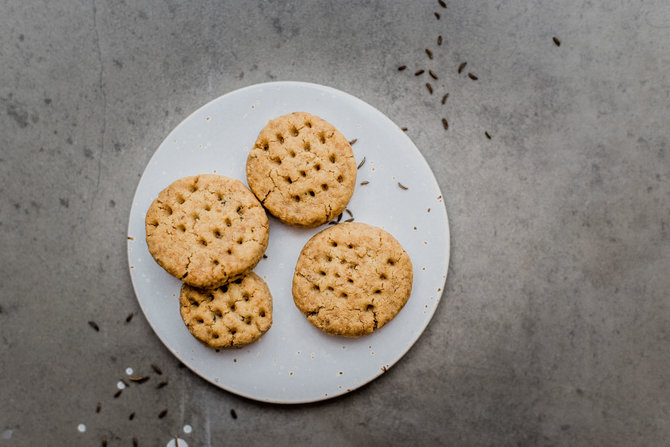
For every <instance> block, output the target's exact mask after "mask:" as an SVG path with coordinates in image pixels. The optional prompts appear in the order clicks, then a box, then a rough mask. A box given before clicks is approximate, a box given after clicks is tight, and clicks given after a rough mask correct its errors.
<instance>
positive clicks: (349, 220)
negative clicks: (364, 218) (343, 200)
mask: <svg viewBox="0 0 670 447" xmlns="http://www.w3.org/2000/svg"><path fill="white" fill-rule="evenodd" d="M353 221H354V218H353V217H350V218H349V219H347V220H345V222H353Z"/></svg>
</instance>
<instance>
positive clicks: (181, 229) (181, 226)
mask: <svg viewBox="0 0 670 447" xmlns="http://www.w3.org/2000/svg"><path fill="white" fill-rule="evenodd" d="M177 230H179V231H181V232H182V233H184V232H185V231H186V227H185V226H184V225H177Z"/></svg>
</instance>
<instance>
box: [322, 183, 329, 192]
mask: <svg viewBox="0 0 670 447" xmlns="http://www.w3.org/2000/svg"><path fill="white" fill-rule="evenodd" d="M321 189H323V190H324V191H328V184H327V183H324V184H323V185H321Z"/></svg>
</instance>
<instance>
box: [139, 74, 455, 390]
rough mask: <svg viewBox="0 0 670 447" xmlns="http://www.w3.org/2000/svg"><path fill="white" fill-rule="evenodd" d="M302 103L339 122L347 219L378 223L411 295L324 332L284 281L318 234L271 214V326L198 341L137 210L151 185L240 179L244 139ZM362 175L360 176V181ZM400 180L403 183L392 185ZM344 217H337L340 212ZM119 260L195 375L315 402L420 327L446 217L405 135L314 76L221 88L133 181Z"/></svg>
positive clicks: (436, 296)
mask: <svg viewBox="0 0 670 447" xmlns="http://www.w3.org/2000/svg"><path fill="white" fill-rule="evenodd" d="M295 111H305V112H309V113H312V114H314V115H318V116H320V117H322V118H324V119H325V120H327V121H329V122H330V123H332V124H333V125H334V126H335V127H337V128H338V129H339V130H340V131H341V132H342V133H343V134H344V136H345V137H346V138H348V139H350V140H352V139H354V138H357V139H358V141H357V142H356V143H355V144H354V145H353V150H354V154H355V157H356V159H357V160H358V161H359V162H360V161H361V160H363V158H365V159H366V162H365V164H364V165H363V166H362V167H361V168H360V169H359V170H358V178H357V185H356V190H355V192H354V195H353V198H352V199H351V202H349V205H348V209H349V210H350V211H351V212H352V213H353V215H354V218H355V220H356V221H359V222H365V223H369V224H372V225H376V226H379V227H381V228H384V229H385V230H386V231H388V232H390V233H391V234H392V235H393V236H395V238H396V239H397V240H398V241H399V242H400V243H401V244H402V246H403V247H404V248H405V250H406V251H407V252H408V253H409V255H410V257H411V259H412V263H413V265H414V284H413V290H412V295H411V297H410V299H409V301H408V302H407V304H406V305H405V307H404V308H403V309H402V310H401V311H400V313H399V314H398V315H397V316H396V317H395V319H393V320H392V321H391V322H390V323H388V324H387V325H385V326H384V327H383V328H381V329H379V330H378V331H376V332H375V333H373V334H372V335H369V336H366V337H362V338H358V339H349V338H344V337H336V336H331V335H327V334H324V333H322V332H321V331H319V330H318V329H316V328H315V327H313V326H312V325H311V324H310V323H309V322H308V321H307V319H306V318H305V317H304V316H303V315H302V314H301V313H300V311H299V310H298V309H297V308H296V307H295V305H294V304H293V298H292V295H291V282H292V278H293V269H294V267H295V263H296V261H297V259H298V255H299V253H300V250H301V249H302V247H303V246H304V244H305V243H306V242H307V240H308V239H309V238H310V237H312V236H313V235H314V234H316V233H317V232H318V231H321V230H323V229H324V228H325V227H326V226H322V227H319V228H316V229H312V230H305V229H297V228H291V227H288V226H286V225H283V224H281V223H280V222H279V221H277V220H276V219H274V218H272V217H270V243H269V246H268V249H267V251H266V255H267V256H268V258H267V259H263V260H262V261H261V262H260V264H259V265H258V266H257V267H256V269H255V272H256V273H257V274H259V275H260V276H261V277H263V279H265V281H266V282H267V283H268V285H269V287H270V290H271V292H272V296H273V303H274V310H273V325H272V328H270V330H269V331H268V332H267V333H266V334H265V335H264V336H263V337H262V338H261V339H260V341H258V342H256V343H252V344H251V345H249V346H247V347H245V348H242V349H237V350H221V351H220V352H216V351H215V350H214V349H210V348H207V347H205V346H203V345H202V344H200V343H199V342H198V341H197V340H196V339H195V338H194V337H193V336H191V334H190V333H189V332H188V330H187V329H186V327H185V326H184V323H183V321H182V319H181V316H180V314H179V304H178V296H179V291H180V287H181V283H180V281H178V280H177V279H175V278H173V277H172V276H170V275H169V274H168V273H167V272H165V271H164V270H163V269H162V268H161V267H159V266H158V264H156V262H154V260H153V258H152V257H151V255H150V254H149V252H148V249H147V244H146V241H145V229H144V218H145V214H146V211H147V209H148V208H149V205H151V202H152V201H153V199H154V198H155V197H156V196H157V195H158V193H159V192H160V191H161V190H162V189H163V188H165V187H166V186H168V185H169V184H170V183H172V182H173V181H174V180H176V179H178V178H181V177H185V176H189V175H195V174H199V173H216V174H221V175H225V176H228V177H234V178H237V179H240V180H242V181H243V182H244V183H246V175H245V165H246V160H247V155H248V153H249V150H250V148H251V146H252V145H253V144H254V142H255V141H256V137H257V136H258V133H259V132H260V130H261V129H262V128H263V127H264V126H265V124H266V123H267V121H268V120H270V119H272V118H275V117H277V116H280V115H283V114H286V113H290V112H295ZM363 181H369V182H370V183H369V184H367V185H363V186H361V185H360V183H361V182H363ZM398 182H400V183H402V184H403V185H404V186H406V187H407V188H408V189H407V190H403V189H401V188H400V187H399V186H398ZM348 217H349V216H348V215H347V214H346V213H345V214H344V216H343V217H342V220H343V221H344V220H346V219H347V218H348ZM128 236H129V240H128V262H129V266H130V276H131V278H132V281H133V286H134V288H135V293H136V295H137V299H138V301H139V303H140V306H141V307H142V310H143V311H144V314H145V315H146V318H147V320H148V321H149V324H150V325H151V326H152V328H153V329H154V331H155V332H156V334H157V335H158V337H159V338H160V339H161V340H162V341H163V343H165V345H166V346H167V347H168V349H170V351H172V353H173V354H174V355H175V356H176V357H177V358H178V359H179V360H181V361H182V362H183V363H184V364H185V365H186V366H188V367H189V368H190V369H191V370H193V371H194V372H195V373H197V374H199V375H200V376H202V377H203V378H204V379H206V380H208V381H210V382H211V383H213V384H215V385H216V386H219V387H221V388H223V389H225V390H228V391H230V392H232V393H235V394H239V395H241V396H246V397H248V398H251V399H256V400H260V401H265V402H276V403H301V402H314V401H319V400H324V399H328V398H331V397H335V396H338V395H340V394H343V393H346V392H348V391H351V390H354V389H356V388H358V387H360V386H361V385H364V384H366V383H367V382H369V381H371V380H372V379H374V378H376V377H377V376H379V375H380V374H382V373H383V372H384V371H386V370H387V369H388V368H390V367H391V366H392V365H393V364H394V363H395V362H397V361H398V360H399V359H400V358H401V357H402V356H403V355H404V354H405V353H406V352H407V351H408V350H409V348H410V347H411V346H412V345H413V344H414V342H416V340H417V339H418V338H419V336H420V335H421V333H422V332H423V330H424V329H425V327H426V326H427V325H428V322H429V321H430V319H431V317H432V316H433V313H434V312H435V309H436V308H437V305H438V303H439V301H440V296H441V295H442V288H443V287H444V283H445V281H446V278H447V267H448V265H449V225H448V221H447V212H446V208H445V206H444V202H443V200H442V193H441V192H440V188H439V186H438V184H437V182H436V181H435V177H434V176H433V173H432V172H431V170H430V168H429V166H428V164H427V163H426V161H425V159H424V158H423V157H422V155H421V153H420V152H419V150H418V149H417V148H416V146H414V144H413V143H412V141H411V140H410V139H409V138H408V137H407V135H406V134H405V133H404V132H403V131H402V130H401V129H400V128H399V127H398V126H397V125H395V124H394V123H393V122H392V121H391V120H390V119H388V118H387V117H386V116H385V115H384V114H382V113H381V112H380V111H378V110H377V109H375V108H374V107H372V106H370V105H369V104H366V103H365V102H363V101H361V100H360V99H358V98H355V97H353V96H351V95H349V94H347V93H344V92H341V91H339V90H335V89H332V88H329V87H324V86H320V85H316V84H308V83H302V82H272V83H267V84H258V85H253V86H250V87H246V88H243V89H240V90H237V91H234V92H232V93H229V94H226V95H224V96H221V97H220V98H217V99H215V100H213V101H212V102H210V103H208V104H206V105H205V106H203V107H201V108H200V109H199V110H197V111H195V112H194V113H193V114H192V115H191V116H189V117H188V118H186V119H185V120H184V121H183V122H182V123H181V124H179V126H177V127H176V128H175V129H174V130H173V131H172V132H171V133H170V135H168V137H167V138H166V139H165V141H163V143H162V144H161V145H160V146H159V148H158V150H156V153H155V154H154V155H153V157H152V158H151V161H149V164H148V165H147V167H146V169H145V171H144V174H143V175H142V178H141V180H140V183H139V185H138V187H137V191H136V193H135V198H134V200H133V204H132V208H131V211H130V221H129V224H128Z"/></svg>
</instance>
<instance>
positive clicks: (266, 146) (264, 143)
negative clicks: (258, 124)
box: [261, 140, 270, 151]
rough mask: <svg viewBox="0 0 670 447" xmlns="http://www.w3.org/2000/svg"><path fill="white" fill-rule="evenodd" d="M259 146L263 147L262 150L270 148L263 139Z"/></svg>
mask: <svg viewBox="0 0 670 447" xmlns="http://www.w3.org/2000/svg"><path fill="white" fill-rule="evenodd" d="M261 148H263V150H264V151H267V150H270V145H269V144H268V142H267V141H265V140H263V141H262V142H261Z"/></svg>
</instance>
